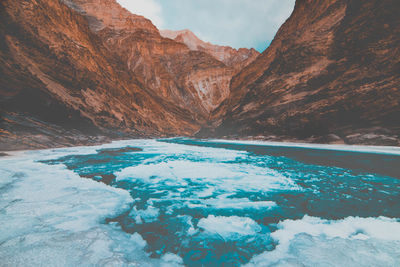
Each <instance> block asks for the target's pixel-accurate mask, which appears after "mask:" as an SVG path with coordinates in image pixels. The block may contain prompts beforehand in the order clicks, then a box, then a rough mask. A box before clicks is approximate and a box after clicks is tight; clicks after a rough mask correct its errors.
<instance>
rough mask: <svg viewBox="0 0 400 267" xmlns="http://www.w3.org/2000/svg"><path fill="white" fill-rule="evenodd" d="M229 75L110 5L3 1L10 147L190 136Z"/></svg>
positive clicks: (2, 60)
mask: <svg viewBox="0 0 400 267" xmlns="http://www.w3.org/2000/svg"><path fill="white" fill-rule="evenodd" d="M233 74H234V68H233V67H231V66H227V65H226V64H225V63H223V62H221V61H219V60H217V59H216V58H215V57H214V56H213V55H210V54H207V53H206V52H204V51H192V50H191V49H189V48H188V47H187V46H186V45H185V44H183V43H181V42H177V41H174V40H171V39H169V38H164V37H162V36H161V35H160V33H159V31H158V29H157V28H156V27H155V26H154V25H153V24H152V23H151V21H150V20H148V19H146V18H144V17H142V16H138V15H134V14H131V13H130V12H128V11H127V10H126V9H124V8H122V7H121V6H120V5H119V4H118V3H117V2H116V1H115V0H55V1H54V0H34V1H33V0H22V1H11V0H4V1H1V3H0V96H1V98H0V103H1V107H0V112H1V122H0V123H1V125H0V129H1V131H0V141H1V142H2V143H3V144H4V145H3V146H7V147H8V148H7V149H12V148H15V149H17V148H18V149H20V148H23V147H29V146H31V147H40V148H42V147H45V146H46V145H48V146H54V145H57V144H59V145H67V144H71V145H76V144H83V143H85V142H88V143H90V142H89V141H85V140H95V141H94V142H97V141H96V140H98V139H99V138H100V139H101V140H103V139H111V138H126V137H146V136H147V137H148V136H167V135H191V134H193V133H194V132H196V131H197V130H198V129H199V128H200V127H201V125H202V124H204V123H205V122H206V120H207V118H208V116H209V113H210V111H211V110H213V109H214V108H215V107H217V106H218V105H219V104H220V103H221V102H222V101H223V100H224V99H226V98H227V97H228V95H229V82H230V79H231V77H232V76H233ZM64 135H65V136H64ZM87 136H94V137H93V138H92V137H88V138H86V137H87ZM98 136H100V137H98ZM64 137H65V138H64ZM18 140H24V141H23V142H19V143H18ZM4 149H6V148H4Z"/></svg>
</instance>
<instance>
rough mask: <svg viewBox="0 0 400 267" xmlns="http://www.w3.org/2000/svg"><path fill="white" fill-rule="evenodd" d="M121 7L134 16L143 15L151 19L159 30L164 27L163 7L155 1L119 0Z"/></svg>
mask: <svg viewBox="0 0 400 267" xmlns="http://www.w3.org/2000/svg"><path fill="white" fill-rule="evenodd" d="M117 1H118V2H119V3H120V4H121V6H123V7H124V8H126V9H128V10H129V11H130V12H132V13H133V14H137V15H142V16H144V17H146V18H148V19H150V20H151V21H152V22H153V24H154V25H156V27H158V28H162V27H163V26H164V20H163V17H162V7H161V5H160V4H159V3H158V2H157V1H155V0H117Z"/></svg>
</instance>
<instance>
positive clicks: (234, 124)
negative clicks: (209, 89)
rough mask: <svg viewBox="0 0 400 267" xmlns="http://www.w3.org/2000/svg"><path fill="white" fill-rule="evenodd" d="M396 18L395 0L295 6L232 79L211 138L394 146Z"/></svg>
mask: <svg viewBox="0 0 400 267" xmlns="http://www.w3.org/2000/svg"><path fill="white" fill-rule="evenodd" d="M399 13H400V5H399V4H398V1H396V0H371V1H358V0H332V1H325V0H313V1H310V0H297V2H296V6H295V9H294V12H293V14H292V15H291V17H290V18H289V19H288V20H287V21H286V22H285V24H284V25H283V26H282V27H281V28H280V30H279V32H278V33H277V35H276V37H275V39H274V41H273V42H272V44H271V46H270V47H269V48H268V49H267V50H266V51H265V52H264V53H262V54H261V55H260V56H259V57H258V58H257V59H256V60H255V61H254V62H253V63H251V64H250V65H249V66H247V67H246V68H244V69H243V70H242V71H241V72H240V73H238V74H237V75H236V76H235V77H234V78H233V79H232V82H231V96H230V98H229V99H227V100H226V101H225V102H224V103H223V104H222V105H221V106H220V107H219V108H218V109H217V110H216V111H215V112H214V114H213V116H214V119H215V121H214V125H218V124H219V127H218V128H217V129H216V131H215V132H214V134H216V135H219V136H224V135H239V136H257V135H262V136H267V135H272V134H274V135H280V136H287V137H289V138H298V139H306V138H310V137H312V136H314V137H323V136H328V135H329V134H335V135H337V136H338V137H339V138H342V139H344V141H345V142H348V143H366V144H391V145H396V144H397V138H398V135H399V133H400V103H399V102H400V75H399V73H400V17H399V15H398V14H399ZM224 113H225V115H224V116H223V119H222V121H221V120H218V118H219V117H220V116H221V115H223V114H224ZM211 132H212V131H211ZM203 134H211V133H210V131H209V130H204V131H203ZM320 140H321V139H320Z"/></svg>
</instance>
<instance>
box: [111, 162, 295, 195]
mask: <svg viewBox="0 0 400 267" xmlns="http://www.w3.org/2000/svg"><path fill="white" fill-rule="evenodd" d="M116 176H117V181H122V180H138V179H139V180H142V181H143V182H145V183H151V184H156V183H165V182H168V185H170V186H187V181H186V180H187V179H190V180H192V181H195V182H201V183H202V184H204V185H208V186H209V187H208V189H207V191H206V192H207V193H208V192H210V191H208V190H210V187H212V188H213V189H214V191H216V190H223V191H227V192H231V193H234V192H236V191H240V190H245V191H248V192H252V191H253V192H259V191H264V192H268V191H271V190H300V187H299V186H297V185H296V184H295V182H294V181H293V180H291V179H290V178H287V177H285V176H283V175H281V174H279V173H278V172H276V171H274V170H272V169H269V168H262V167H256V166H253V165H248V164H237V163H220V162H193V161H189V160H171V161H166V162H160V163H151V164H147V165H139V166H134V167H128V168H125V169H123V170H122V171H121V172H118V173H116ZM200 196H204V191H201V192H200Z"/></svg>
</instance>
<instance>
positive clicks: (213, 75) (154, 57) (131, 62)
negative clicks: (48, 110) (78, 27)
mask: <svg viewBox="0 0 400 267" xmlns="http://www.w3.org/2000/svg"><path fill="white" fill-rule="evenodd" d="M65 2H66V3H67V4H68V5H69V6H70V7H72V8H74V9H75V10H77V11H78V12H80V13H81V14H83V15H84V16H85V17H87V18H88V21H89V24H90V27H91V29H92V30H93V31H94V32H96V35H98V36H100V38H101V39H102V40H103V43H104V44H105V45H106V47H107V49H108V50H110V51H112V52H113V53H115V54H118V55H119V56H120V57H121V58H122V59H123V60H124V61H125V63H126V65H127V66H128V68H129V70H130V73H131V74H132V75H133V76H134V77H136V78H137V79H138V80H139V81H140V82H141V83H142V84H143V85H144V86H145V87H146V88H148V89H149V90H152V91H153V92H154V93H155V94H157V95H161V96H162V97H163V98H164V99H167V100H169V101H170V102H172V103H175V104H177V105H178V106H179V107H181V108H184V109H187V110H188V113H190V114H191V116H192V117H193V119H194V120H196V121H199V122H200V123H203V122H205V121H206V119H207V117H208V115H209V113H210V112H211V111H212V110H213V109H214V108H216V107H217V106H218V105H219V104H220V103H221V102H222V101H223V100H225V99H226V98H227V96H228V95H229V82H230V80H231V78H232V76H233V74H234V68H233V67H232V66H229V65H226V64H224V62H221V61H220V60H218V59H216V58H214V57H213V55H211V54H209V53H207V51H199V50H196V51H193V50H192V49H190V48H189V47H188V46H187V45H186V44H184V43H182V42H177V41H174V40H171V39H169V38H164V37H162V36H161V35H160V33H159V31H158V30H157V29H156V28H155V27H154V26H153V25H152V24H151V22H150V21H149V20H147V19H145V18H144V17H141V16H137V15H133V14H131V13H130V12H128V11H127V10H125V9H124V8H122V7H121V6H120V5H119V4H118V3H116V2H115V0H107V1H105V0H68V1H65Z"/></svg>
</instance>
